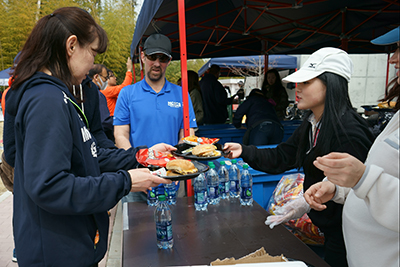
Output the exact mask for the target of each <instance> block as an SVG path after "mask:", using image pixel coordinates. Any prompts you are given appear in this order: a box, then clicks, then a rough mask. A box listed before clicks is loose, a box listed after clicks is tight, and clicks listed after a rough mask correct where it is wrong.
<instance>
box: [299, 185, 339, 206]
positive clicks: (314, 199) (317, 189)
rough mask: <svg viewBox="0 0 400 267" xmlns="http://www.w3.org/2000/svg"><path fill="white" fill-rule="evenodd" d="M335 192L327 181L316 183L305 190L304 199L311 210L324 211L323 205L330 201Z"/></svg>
mask: <svg viewBox="0 0 400 267" xmlns="http://www.w3.org/2000/svg"><path fill="white" fill-rule="evenodd" d="M335 191H336V186H335V185H334V184H333V183H331V182H329V181H323V182H318V183H316V184H313V185H312V186H310V188H308V189H307V191H306V192H305V193H304V198H305V200H306V201H307V203H308V204H309V205H310V207H311V208H312V209H314V210H318V211H321V210H324V209H326V205H324V204H323V203H326V202H328V201H329V200H331V199H332V198H333V196H334V195H335Z"/></svg>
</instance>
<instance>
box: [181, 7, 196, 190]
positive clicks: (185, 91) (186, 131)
mask: <svg viewBox="0 0 400 267" xmlns="http://www.w3.org/2000/svg"><path fill="white" fill-rule="evenodd" d="M178 20H179V46H180V50H181V79H182V102H183V127H184V135H185V136H189V135H190V124H189V97H188V75H187V54H186V20H185V0H178ZM186 195H187V196H188V197H191V196H193V188H192V182H191V180H190V179H189V180H186Z"/></svg>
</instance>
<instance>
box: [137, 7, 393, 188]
mask: <svg viewBox="0 0 400 267" xmlns="http://www.w3.org/2000/svg"><path fill="white" fill-rule="evenodd" d="M399 14H400V6H399V4H398V1H395V0H364V1H359V0H265V1H264V0H204V1H198V0H145V1H144V3H143V5H142V9H141V11H140V13H139V16H138V19H137V21H136V26H135V32H134V35H133V39H132V43H131V57H132V58H137V57H138V55H139V54H140V53H139V52H140V44H141V42H142V38H143V37H145V38H146V37H147V36H149V35H150V34H152V33H156V32H158V33H162V34H164V35H166V36H168V37H169V38H170V40H171V42H172V57H173V58H174V59H181V72H182V75H181V77H182V90H183V95H184V99H183V105H184V129H185V136H186V135H187V134H188V133H189V129H188V125H189V116H188V109H187V106H188V105H187V101H188V99H187V97H186V95H187V68H186V59H192V58H213V57H221V56H225V57H227V56H247V55H254V54H264V55H268V54H311V53H312V52H314V51H315V50H317V49H319V48H321V47H326V46H331V47H340V48H342V49H343V50H346V51H348V52H349V53H371V52H376V53H378V52H388V51H385V47H379V46H374V45H371V44H370V40H372V39H373V38H374V37H377V36H379V35H381V34H383V33H385V32H387V31H388V30H391V29H393V28H395V27H396V26H398V25H399ZM265 61H266V62H268V58H267V59H266V60H265ZM185 107H186V108H185ZM187 183H188V185H190V180H188V182H187ZM187 188H188V196H191V195H192V194H193V192H191V190H190V188H191V187H190V186H188V187H187Z"/></svg>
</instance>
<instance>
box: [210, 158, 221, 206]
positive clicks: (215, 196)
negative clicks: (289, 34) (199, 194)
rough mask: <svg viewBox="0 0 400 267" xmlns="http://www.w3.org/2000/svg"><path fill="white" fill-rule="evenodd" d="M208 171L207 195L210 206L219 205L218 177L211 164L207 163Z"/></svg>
mask: <svg viewBox="0 0 400 267" xmlns="http://www.w3.org/2000/svg"><path fill="white" fill-rule="evenodd" d="M208 166H210V170H209V171H208V172H207V195H208V203H209V204H210V205H217V204H219V200H220V197H219V192H218V191H219V190H218V189H219V177H218V173H217V171H216V170H215V165H214V163H213V162H209V163H208Z"/></svg>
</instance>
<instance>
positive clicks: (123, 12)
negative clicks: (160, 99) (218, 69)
mask: <svg viewBox="0 0 400 267" xmlns="http://www.w3.org/2000/svg"><path fill="white" fill-rule="evenodd" d="M135 5H136V0H103V1H101V0H58V1H54V0H41V1H40V6H38V1H37V0H24V1H21V0H0V12H1V14H2V18H1V20H0V70H3V69H5V68H8V67H11V66H12V64H13V60H14V57H15V56H16V55H17V53H18V52H19V51H20V50H21V49H22V47H23V45H24V43H25V41H26V38H27V37H28V35H29V34H30V32H31V30H32V28H33V27H34V25H35V23H36V21H37V20H38V19H40V18H41V17H43V16H45V15H48V14H50V13H51V12H53V11H54V10H56V9H57V8H60V7H64V6H79V7H81V8H83V9H85V10H87V11H88V12H89V13H90V14H91V15H92V16H93V18H94V19H95V20H96V21H97V22H98V23H99V24H100V25H101V26H102V27H103V28H104V30H105V31H106V32H107V35H108V39H109V46H108V49H107V51H106V52H105V53H104V54H102V55H97V56H96V59H95V63H101V64H104V65H106V66H107V67H108V68H109V69H111V70H112V71H113V72H114V74H115V76H116V77H117V81H118V84H120V83H122V81H123V80H124V78H125V73H126V60H127V58H128V57H129V56H130V45H131V42H132V36H133V32H134V30H135V21H136V16H137V14H136V13H135V12H134V7H135ZM205 62H206V61H205V60H202V59H197V60H188V62H187V68H188V70H194V71H196V72H197V71H198V70H199V69H200V68H201V66H203V65H204V64H205ZM135 74H136V81H140V80H141V73H140V67H139V64H135ZM166 77H167V79H168V80H169V81H170V82H172V83H176V82H177V80H178V79H179V78H180V77H181V65H180V61H172V62H171V64H170V66H169V67H168V68H167V71H166Z"/></svg>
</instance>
